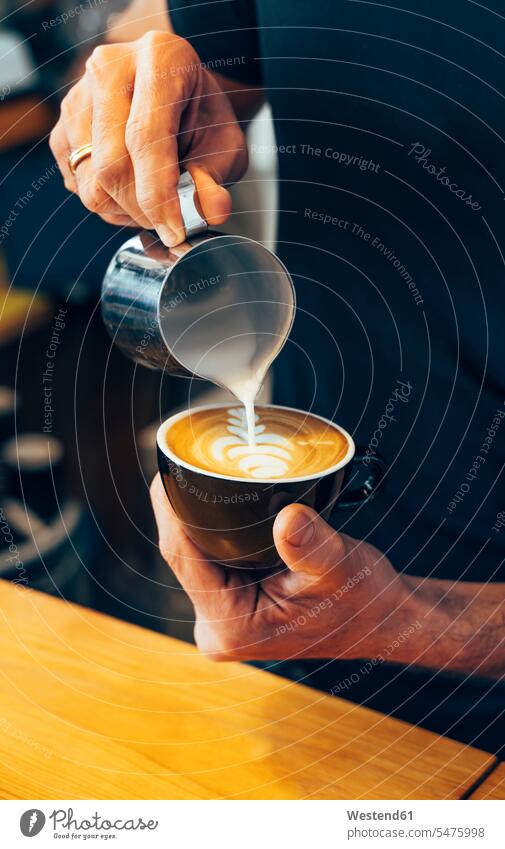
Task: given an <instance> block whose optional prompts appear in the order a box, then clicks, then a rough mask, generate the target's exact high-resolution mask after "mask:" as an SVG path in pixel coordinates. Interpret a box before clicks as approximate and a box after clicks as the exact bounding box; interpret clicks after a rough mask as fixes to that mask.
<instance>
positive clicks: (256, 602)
mask: <svg viewBox="0 0 505 849" xmlns="http://www.w3.org/2000/svg"><path fill="white" fill-rule="evenodd" d="M151 498H152V502H153V507H154V511H155V515H156V521H157V524H158V531H159V537H160V548H161V553H162V555H163V557H164V558H165V559H166V560H167V562H168V563H169V564H170V566H171V567H172V569H173V570H174V572H175V574H176V576H177V578H178V579H179V580H180V582H181V584H182V586H183V587H184V589H185V590H186V591H187V593H188V595H189V596H190V598H191V600H192V602H193V604H194V607H195V613H196V626H195V638H196V642H197V645H198V647H199V648H200V650H201V651H202V652H204V653H205V654H206V655H208V656H209V657H211V658H213V659H214V660H262V659H267V660H276V659H281V658H282V659H287V658H301V657H305V658H323V657H324V658H336V657H340V658H347V659H350V658H365V657H375V656H377V655H378V654H380V653H381V652H383V651H385V650H386V647H387V646H388V644H389V641H390V638H391V635H395V634H397V633H398V631H399V626H398V620H399V619H400V617H401V620H402V621H404V619H405V616H404V613H403V611H402V612H401V613H400V612H399V611H401V608H402V605H403V604H404V603H405V601H406V598H407V595H408V593H407V590H406V587H405V585H404V581H403V579H402V576H401V575H399V574H398V573H397V572H396V571H395V570H394V569H393V567H392V566H391V564H390V563H389V561H388V560H387V558H386V557H385V556H384V555H383V554H381V553H380V552H379V551H377V549H376V548H373V546H371V545H367V544H366V543H363V542H357V541H356V540H353V539H351V538H350V537H348V536H345V535H344V534H337V533H335V531H333V530H332V529H331V528H330V527H329V525H327V524H326V522H324V521H323V520H322V519H321V518H320V517H319V516H318V515H317V513H315V512H314V510H311V509H310V508H308V507H304V506H302V505H300V504H294V505H291V506H289V507H285V508H284V510H282V511H281V513H279V515H278V516H277V519H276V521H275V525H274V539H275V544H276V546H277V550H278V552H279V555H280V557H281V558H282V560H283V561H284V563H285V564H286V566H287V567H288V569H287V570H286V571H284V572H282V573H279V574H277V575H274V576H272V577H269V578H266V579H264V580H262V581H261V582H259V583H258V581H257V579H255V577H254V575H252V574H250V573H244V572H240V571H238V570H236V571H234V570H225V569H223V568H221V567H220V566H217V565H216V564H215V563H210V562H209V561H208V560H206V559H205V558H204V557H202V554H201V552H200V551H199V549H198V548H197V547H196V546H195V545H194V544H193V543H192V542H191V541H190V540H189V539H188V537H187V536H186V534H185V533H184V529H183V527H182V525H181V523H180V522H179V521H178V520H177V518H176V516H175V514H174V512H173V510H172V508H171V507H170V504H169V502H168V499H167V497H166V495H165V492H164V489H163V484H162V482H161V479H160V477H159V475H158V476H157V477H156V478H155V480H154V481H153V485H152V488H151Z"/></svg>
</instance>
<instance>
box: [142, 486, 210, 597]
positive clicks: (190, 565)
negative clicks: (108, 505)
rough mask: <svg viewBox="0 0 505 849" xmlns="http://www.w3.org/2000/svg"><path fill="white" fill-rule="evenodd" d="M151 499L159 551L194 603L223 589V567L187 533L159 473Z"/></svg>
mask: <svg viewBox="0 0 505 849" xmlns="http://www.w3.org/2000/svg"><path fill="white" fill-rule="evenodd" d="M151 502H152V505H153V510H154V516H155V519H156V525H157V528H158V535H159V545H160V551H161V554H162V556H163V558H164V559H165V560H166V561H167V563H169V565H170V566H171V568H172V569H173V571H174V572H175V575H176V577H177V579H178V580H179V581H180V583H181V584H182V586H183V587H184V589H185V590H186V592H187V593H188V595H189V597H190V598H191V600H192V601H193V602H194V603H197V602H201V600H202V599H201V594H202V593H208V592H215V591H218V590H222V589H223V588H224V586H225V577H224V570H223V569H222V568H221V567H220V566H217V565H216V564H215V563H211V562H210V561H209V560H206V559H205V557H203V556H202V553H201V551H200V550H199V549H198V548H197V546H196V545H194V544H193V543H192V542H191V540H190V539H188V537H187V536H186V534H185V533H184V529H183V526H182V524H181V523H180V522H179V520H178V519H177V517H176V515H175V513H174V511H173V509H172V506H171V505H170V502H169V500H168V498H167V496H166V493H165V490H164V488H163V483H162V480H161V477H160V475H159V474H158V475H156V477H155V478H154V480H153V482H152V484H151Z"/></svg>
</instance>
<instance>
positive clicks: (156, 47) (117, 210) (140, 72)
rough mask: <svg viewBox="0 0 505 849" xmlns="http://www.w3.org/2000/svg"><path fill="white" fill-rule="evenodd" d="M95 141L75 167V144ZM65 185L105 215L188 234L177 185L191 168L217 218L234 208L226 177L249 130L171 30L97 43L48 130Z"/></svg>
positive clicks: (239, 170) (173, 236)
mask: <svg viewBox="0 0 505 849" xmlns="http://www.w3.org/2000/svg"><path fill="white" fill-rule="evenodd" d="M88 143H92V145H93V153H92V156H91V158H89V159H86V160H84V161H83V162H82V163H81V164H80V165H79V166H78V168H77V171H76V174H75V175H73V174H72V173H71V171H70V168H69V165H68V157H69V154H70V153H71V152H72V151H74V150H76V149H78V148H80V147H82V146H84V145H86V144H88ZM50 145H51V150H52V151H53V153H54V155H55V157H56V160H57V162H58V165H59V167H60V170H61V172H62V175H63V178H64V180H65V185H66V187H67V189H69V190H70V191H72V192H75V193H76V194H78V195H79V197H80V198H81V200H82V202H83V203H84V205H85V206H86V207H87V208H88V209H89V210H91V211H92V212H97V213H98V214H99V215H100V216H101V217H102V218H104V219H105V220H106V221H108V222H110V223H113V224H118V225H122V226H125V225H126V226H128V225H138V226H141V227H146V228H154V229H156V230H157V232H158V234H159V236H160V238H161V239H162V241H163V242H164V243H165V244H166V245H167V246H173V245H175V244H178V243H179V242H181V241H183V239H184V230H183V227H182V220H181V215H180V209H179V202H178V198H177V192H176V186H177V181H178V179H179V173H180V164H182V165H183V166H184V168H186V169H187V170H188V171H190V172H191V174H192V176H193V179H194V181H195V184H196V188H197V194H198V201H199V205H200V208H201V212H202V214H203V216H204V218H206V220H207V221H208V223H209V224H211V225H216V224H221V223H223V222H224V221H225V220H226V218H227V217H228V215H229V214H230V211H231V200H230V195H229V193H228V192H227V191H226V189H225V188H224V187H223V186H222V185H221V184H222V183H223V182H228V181H235V180H237V179H239V178H240V177H241V176H242V174H243V172H244V171H245V169H246V167H247V151H246V146H245V140H244V135H243V133H242V131H241V129H240V127H239V125H238V124H237V121H236V118H235V114H234V112H233V109H232V106H231V103H230V100H229V99H228V97H227V96H226V95H225V94H224V93H223V92H222V90H221V89H220V87H219V85H218V83H217V82H216V80H215V79H214V77H213V76H212V74H210V73H209V72H208V71H207V70H206V69H204V68H202V67H201V63H200V60H199V58H198V55H197V54H196V53H195V51H194V50H193V48H192V47H191V45H190V44H189V43H188V42H187V41H185V40H184V39H182V38H179V37H178V36H176V35H174V34H173V33H170V32H158V31H153V32H148V33H146V34H145V35H144V36H142V37H141V38H139V39H138V40H137V41H133V42H130V43H126V44H108V45H103V46H100V47H97V48H96V49H95V50H94V51H93V53H92V55H91V57H90V58H89V59H88V61H87V63H86V72H85V74H84V76H83V77H82V79H81V80H79V82H78V83H76V85H75V86H74V87H73V88H72V89H71V90H70V92H69V93H68V94H67V96H66V97H65V99H64V100H63V102H62V105H61V116H60V119H59V121H58V123H57V124H56V126H55V128H54V130H53V132H52V134H51V139H50Z"/></svg>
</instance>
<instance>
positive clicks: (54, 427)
mask: <svg viewBox="0 0 505 849" xmlns="http://www.w3.org/2000/svg"><path fill="white" fill-rule="evenodd" d="M143 3H144V0H136V2H134V3H132V4H131V5H129V6H128V3H127V0H118V2H114V0H108V2H107V3H97V4H95V5H93V4H90V5H89V6H88V5H86V4H84V5H83V4H77V5H76V4H75V3H74V2H65V3H54V2H44V0H35V2H31V3H27V4H19V3H18V2H10V0H9V2H7V3H6V2H3V3H2V2H0V12H1V18H2V23H1V25H0V575H1V576H2V577H8V578H10V579H11V580H17V581H18V582H19V583H27V584H28V585H30V586H33V587H36V588H38V589H43V590H44V591H47V592H52V593H55V594H61V595H62V596H64V597H65V598H69V599H71V600H74V601H78V602H81V603H84V604H91V605H92V606H94V607H96V608H99V609H102V610H105V611H107V612H110V613H112V614H114V615H116V616H119V617H122V618H127V619H130V620H132V621H135V622H138V623H140V624H143V625H145V626H147V627H151V628H155V629H158V630H161V631H166V632H168V633H171V634H173V635H175V636H179V637H182V638H184V639H192V625H193V623H192V609H191V606H190V604H189V602H188V600H187V597H186V595H185V593H183V592H182V591H181V590H180V588H179V587H178V584H177V581H176V580H175V577H174V576H173V574H172V573H171V571H170V570H169V569H168V568H167V566H166V564H165V563H164V562H162V561H161V559H160V558H159V555H158V551H157V545H156V535H155V529H154V523H153V518H152V515H151V509H150V502H149V492H148V490H149V484H150V481H151V480H152V477H153V476H154V473H155V468H156V457H155V432H156V429H157V427H158V425H159V423H160V421H162V420H163V419H164V418H165V417H166V416H167V415H169V414H170V413H171V412H172V411H173V410H175V409H177V408H178V407H180V406H182V405H187V404H188V401H189V398H190V397H191V401H192V402H194V400H195V399H196V398H198V399H199V400H201V402H202V403H206V402H211V401H214V400H219V399H221V398H222V393H221V391H220V390H219V389H217V388H215V387H213V386H210V385H209V384H206V383H204V382H203V381H196V382H191V381H185V380H180V379H177V378H168V377H164V376H163V375H161V374H157V373H155V372H152V371H149V370H147V369H142V368H138V367H136V366H135V365H134V364H133V363H131V362H129V361H128V360H127V359H125V358H124V357H123V356H121V355H120V354H119V353H118V352H117V351H116V350H115V349H114V348H113V347H112V346H111V343H110V340H109V338H108V336H107V334H106V332H105V329H104V327H103V326H102V321H101V316H100V303H99V292H100V287H101V281H102V277H103V274H104V272H105V269H106V267H107V264H108V262H109V260H110V258H111V257H112V255H113V253H114V252H115V251H116V249H117V248H118V247H119V246H120V245H121V244H122V243H123V242H124V241H126V239H127V238H128V237H129V235H130V233H131V231H127V230H126V231H125V230H123V231H121V230H118V229H116V228H113V227H111V226H109V225H107V224H105V223H104V222H103V221H101V219H99V218H98V217H97V216H94V215H92V214H90V213H88V211H87V210H86V209H85V208H84V207H83V206H82V205H81V203H80V201H79V200H78V199H77V198H76V197H75V196H73V195H71V194H69V193H68V192H67V191H66V190H65V188H64V185H63V181H62V180H61V176H60V174H59V172H58V169H57V167H56V165H55V162H54V158H53V157H52V154H51V152H50V150H49V147H48V144H47V139H48V134H49V132H50V129H51V127H52V125H53V123H54V121H55V120H56V117H57V114H58V110H59V103H60V101H61V98H62V97H63V96H64V94H65V92H66V90H67V88H68V86H69V84H71V83H72V82H74V81H75V80H76V79H77V78H78V77H79V75H80V71H81V68H82V66H83V62H84V61H85V59H86V57H87V56H88V55H89V53H90V52H91V50H92V49H93V47H94V46H95V45H96V44H97V43H99V42H100V41H103V40H104V38H105V37H107V39H108V40H109V41H113V40H116V39H117V40H128V39H129V38H136V37H139V36H140V35H141V33H142V32H143V31H145V30H147V29H153V28H162V27H163V26H164V20H166V11H165V5H164V3H165V0H160V2H159V11H158V12H157V14H156V15H155V16H154V20H152V18H153V14H152V9H153V4H152V2H150V9H151V14H150V16H149V19H148V20H147V21H146V16H145V15H143V9H142V7H143ZM126 6H128V11H127V13H126V15H124V16H121V15H118V12H120V11H121V9H123V8H125V7H126ZM72 9H73V10H74V14H72V15H69V14H68V13H69V12H70V11H71V10H72ZM75 10H77V11H75ZM107 27H108V34H106V33H105V31H106V28H107ZM249 141H250V142H254V144H253V146H252V149H253V150H256V151H257V152H256V153H255V154H254V155H253V156H252V157H251V164H250V168H249V170H248V172H247V174H246V175H245V177H244V179H243V180H242V181H241V183H240V185H237V186H235V187H234V188H233V190H232V191H233V197H234V208H233V214H232V216H231V219H230V221H229V223H228V224H227V226H226V227H224V228H223V230H226V231H227V232H235V233H241V234H243V235H247V236H250V237H252V238H254V239H259V240H260V241H264V242H265V243H266V244H267V245H268V246H269V247H274V241H275V218H276V209H277V188H276V169H275V155H274V152H273V151H274V135H273V128H272V122H271V118H270V112H269V109H268V108H267V107H264V108H263V109H262V110H261V112H260V113H259V114H258V116H257V118H256V119H255V121H254V122H253V123H252V124H251V125H250V127H249ZM258 150H259V151H261V153H260V152H258ZM269 392H270V388H269V384H268V382H267V383H266V385H265V387H264V395H263V399H264V400H266V399H267V398H268V395H269ZM11 539H12V541H11ZM11 546H13V549H11Z"/></svg>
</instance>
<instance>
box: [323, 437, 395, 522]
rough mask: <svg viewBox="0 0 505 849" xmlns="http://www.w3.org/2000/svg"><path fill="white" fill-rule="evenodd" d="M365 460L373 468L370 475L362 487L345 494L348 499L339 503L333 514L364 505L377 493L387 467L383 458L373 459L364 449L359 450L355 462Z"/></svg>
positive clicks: (375, 457) (376, 457)
mask: <svg viewBox="0 0 505 849" xmlns="http://www.w3.org/2000/svg"><path fill="white" fill-rule="evenodd" d="M364 460H367V461H368V465H369V466H370V467H371V469H370V474H369V475H368V477H367V478H366V479H365V480H364V481H363V483H362V484H361V485H360V486H358V487H356V488H355V489H351V490H350V491H349V492H347V493H345V495H346V497H345V499H344V500H342V501H341V500H338V501H337V503H336V504H335V507H334V508H333V512H336V511H337V510H349V509H350V508H351V507H356V506H357V505H358V504H362V503H363V502H364V501H368V500H369V499H370V498H373V497H374V495H375V491H376V489H377V487H378V486H379V484H380V482H381V481H382V479H383V477H384V474H385V472H386V469H387V466H386V464H385V462H384V460H383V459H382V457H379V456H377V455H375V456H374V457H371V456H370V454H367V453H366V451H365V450H364V449H359V450H358V451H356V453H355V455H354V460H353V462H354V463H363V462H364Z"/></svg>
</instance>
